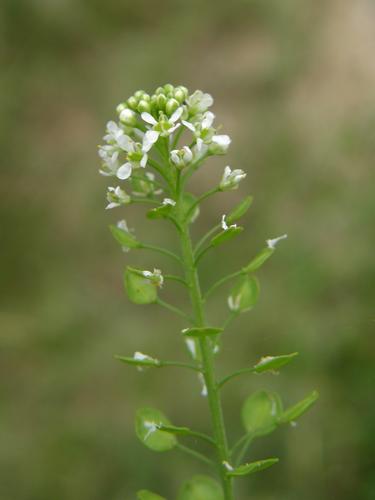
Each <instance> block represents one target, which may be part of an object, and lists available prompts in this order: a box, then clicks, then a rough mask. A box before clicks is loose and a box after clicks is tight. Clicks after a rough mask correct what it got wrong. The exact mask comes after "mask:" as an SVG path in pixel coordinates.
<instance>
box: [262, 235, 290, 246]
mask: <svg viewBox="0 0 375 500" xmlns="http://www.w3.org/2000/svg"><path fill="white" fill-rule="evenodd" d="M287 237H288V235H287V234H283V235H282V236H279V237H278V238H273V239H270V240H267V241H266V243H267V246H268V248H272V249H275V248H276V245H277V243H278V242H279V241H281V240H286V239H287Z"/></svg>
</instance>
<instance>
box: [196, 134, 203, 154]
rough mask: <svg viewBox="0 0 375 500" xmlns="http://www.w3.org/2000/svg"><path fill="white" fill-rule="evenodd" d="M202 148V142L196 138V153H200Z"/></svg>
mask: <svg viewBox="0 0 375 500" xmlns="http://www.w3.org/2000/svg"><path fill="white" fill-rule="evenodd" d="M202 146H203V140H202V139H201V138H200V137H198V139H197V151H198V153H200V152H201V151H202Z"/></svg>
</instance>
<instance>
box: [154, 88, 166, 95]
mask: <svg viewBox="0 0 375 500" xmlns="http://www.w3.org/2000/svg"><path fill="white" fill-rule="evenodd" d="M155 94H156V95H160V94H164V89H163V87H158V88H157V89H156V90H155Z"/></svg>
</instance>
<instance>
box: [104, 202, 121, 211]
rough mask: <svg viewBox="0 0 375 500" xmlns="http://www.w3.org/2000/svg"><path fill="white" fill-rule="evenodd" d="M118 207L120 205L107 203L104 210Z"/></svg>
mask: <svg viewBox="0 0 375 500" xmlns="http://www.w3.org/2000/svg"><path fill="white" fill-rule="evenodd" d="M119 206H120V203H115V202H113V201H112V202H111V203H108V205H107V206H106V207H105V209H106V210H111V208H116V207H119Z"/></svg>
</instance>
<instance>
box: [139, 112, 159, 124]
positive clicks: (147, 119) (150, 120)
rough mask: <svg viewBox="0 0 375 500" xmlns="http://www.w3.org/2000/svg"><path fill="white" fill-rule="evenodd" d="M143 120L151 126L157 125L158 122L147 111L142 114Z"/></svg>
mask: <svg viewBox="0 0 375 500" xmlns="http://www.w3.org/2000/svg"><path fill="white" fill-rule="evenodd" d="M141 117H142V120H143V121H145V122H146V123H149V124H150V125H156V124H157V123H158V122H157V121H156V120H155V118H154V117H153V116H152V115H150V113H147V111H144V112H143V113H142V114H141Z"/></svg>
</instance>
